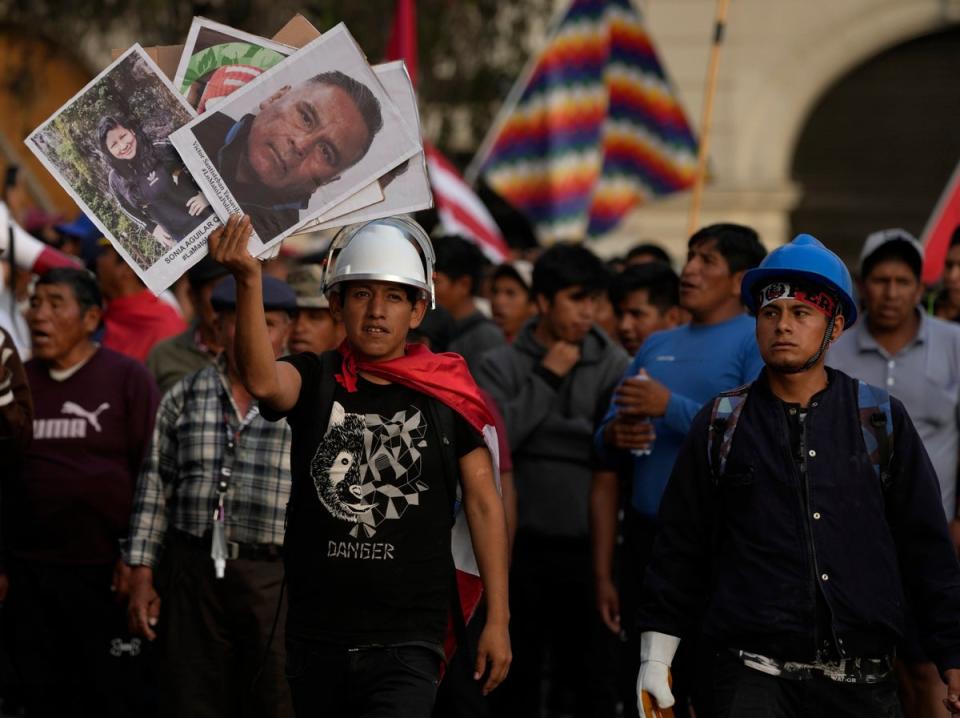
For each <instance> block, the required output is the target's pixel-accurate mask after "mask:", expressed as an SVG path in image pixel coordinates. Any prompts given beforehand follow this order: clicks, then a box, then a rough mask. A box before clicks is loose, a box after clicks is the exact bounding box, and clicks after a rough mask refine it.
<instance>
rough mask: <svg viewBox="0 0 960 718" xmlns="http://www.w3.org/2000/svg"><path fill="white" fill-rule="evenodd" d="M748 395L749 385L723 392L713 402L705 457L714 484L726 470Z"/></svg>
mask: <svg viewBox="0 0 960 718" xmlns="http://www.w3.org/2000/svg"><path fill="white" fill-rule="evenodd" d="M749 393H750V385H749V384H744V385H743V386H739V387H737V388H736V389H731V390H730V391H725V392H723V393H722V394H720V395H719V396H717V398H715V399H714V400H713V409H712V410H711V412H710V426H709V428H708V429H707V457H708V458H709V460H710V469H711V471H712V472H713V480H714V483H716V482H718V481H719V480H720V477H721V476H723V472H724V471H725V470H726V468H727V457H728V456H729V455H730V446H731V444H732V443H733V434H734V432H735V431H736V430H737V422H738V421H740V414H741V413H742V412H743V405H744V403H745V402H746V400H747V395H748V394H749Z"/></svg>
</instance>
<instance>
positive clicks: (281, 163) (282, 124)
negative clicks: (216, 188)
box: [193, 70, 383, 241]
mask: <svg viewBox="0 0 960 718" xmlns="http://www.w3.org/2000/svg"><path fill="white" fill-rule="evenodd" d="M382 127H383V117H382V116H381V114H380V103H379V102H378V100H377V98H376V97H375V96H374V94H373V93H372V92H371V91H370V89H369V88H368V87H367V86H366V85H364V84H362V83H360V82H358V81H356V80H354V79H353V78H351V77H349V76H347V75H345V74H343V73H342V72H339V71H337V70H333V71H330V72H323V73H320V74H319V75H316V76H314V77H311V78H310V79H308V80H306V81H304V82H301V83H300V84H298V85H296V86H294V87H291V86H289V85H285V86H283V87H281V88H280V89H279V90H277V91H276V92H275V93H273V94H272V95H271V96H270V97H268V98H267V99H266V100H264V101H263V102H261V103H260V106H259V111H258V112H257V113H255V114H253V113H251V114H247V115H244V116H243V117H241V118H240V119H239V120H233V119H232V118H231V117H229V116H228V115H226V114H224V113H222V112H215V113H213V114H211V115H210V117H208V118H206V119H205V120H204V121H203V122H201V123H199V124H198V125H197V126H196V127H194V130H193V132H194V135H195V136H196V138H197V140H199V142H200V145H201V146H202V147H203V149H204V151H205V152H206V153H207V155H208V156H209V157H210V160H211V161H212V162H213V164H214V167H216V169H217V172H219V174H220V176H221V177H222V178H223V180H224V182H225V183H226V185H227V188H228V189H229V190H230V192H231V194H233V196H234V198H235V199H236V200H237V202H239V203H240V206H241V207H242V208H243V211H244V212H246V213H247V215H249V216H250V220H251V222H252V223H253V228H254V230H255V231H256V232H257V234H258V235H259V236H260V238H261V239H263V240H264V241H266V240H267V239H268V238H271V237H274V236H276V235H277V234H280V233H281V232H283V231H284V230H286V229H289V228H290V227H292V226H294V224H296V222H297V219H298V217H299V212H300V210H302V209H304V208H305V207H306V206H307V203H308V202H309V200H310V196H311V195H312V194H313V193H314V192H315V191H316V189H317V188H318V187H321V186H322V185H325V184H327V183H329V182H332V181H334V180H336V179H337V178H338V177H339V175H340V174H341V173H342V172H344V171H345V170H347V169H348V168H350V167H352V166H353V165H355V164H356V163H357V162H359V161H360V159H361V158H362V157H363V156H364V155H365V154H366V153H367V150H369V149H370V145H371V143H372V142H373V138H374V136H375V135H376V134H377V132H379V131H380V129H381V128H382Z"/></svg>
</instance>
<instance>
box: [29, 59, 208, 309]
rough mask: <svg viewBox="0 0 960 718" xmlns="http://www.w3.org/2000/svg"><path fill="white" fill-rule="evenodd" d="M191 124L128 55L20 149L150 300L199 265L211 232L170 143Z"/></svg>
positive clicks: (151, 66)
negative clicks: (107, 245) (81, 215)
mask: <svg viewBox="0 0 960 718" xmlns="http://www.w3.org/2000/svg"><path fill="white" fill-rule="evenodd" d="M195 115H196V113H195V112H194V110H193V108H192V107H190V105H188V104H187V101H186V100H185V99H184V98H183V96H182V95H180V94H179V93H178V92H177V91H176V90H175V89H174V87H173V84H172V83H171V82H170V80H168V79H167V77H166V76H165V75H164V74H163V72H162V71H161V70H160V68H159V67H158V66H157V64H156V62H154V61H153V60H152V59H151V58H150V56H149V55H147V53H146V52H144V50H143V48H142V47H140V46H139V45H134V46H133V47H131V48H130V49H129V50H127V51H126V52H124V53H122V54H121V55H120V56H119V57H117V59H116V60H114V61H113V62H112V63H111V64H110V65H109V66H108V67H107V68H106V69H105V70H103V72H101V73H100V74H99V75H97V76H96V77H95V78H93V79H92V80H91V81H90V82H89V83H88V84H87V85H86V86H85V87H84V88H83V89H82V90H80V91H79V92H78V93H77V94H76V95H74V96H73V97H72V98H70V99H69V100H68V101H67V102H66V103H65V104H64V105H63V106H61V107H60V109H58V110H57V111H56V112H54V113H53V114H52V115H51V116H50V117H49V118H48V119H47V120H45V121H44V122H43V124H41V125H40V126H39V127H37V129H35V130H34V131H33V132H31V133H30V134H29V135H28V136H27V139H26V140H25V142H26V145H27V147H29V148H30V150H31V151H32V152H33V153H34V154H35V155H36V156H37V159H39V160H40V161H41V162H42V163H43V166H44V167H46V168H47V170H48V171H49V172H50V174H51V175H53V177H54V179H56V180H57V182H59V183H60V185H61V186H62V187H63V188H64V189H65V190H66V191H67V193H68V194H69V195H70V197H71V199H73V201H74V202H75V203H76V205H77V207H78V208H79V209H80V211H81V212H83V213H84V214H85V215H87V217H89V218H90V220H91V221H92V222H93V223H94V225H96V227H97V229H99V230H100V231H101V232H103V236H104V237H105V238H106V239H107V240H108V241H109V242H110V244H111V245H113V248H114V249H115V250H117V253H118V254H119V255H120V257H121V258H122V259H123V260H124V261H125V262H126V263H127V264H129V265H130V267H131V268H132V269H133V270H134V271H135V272H136V273H137V276H138V277H139V278H140V279H141V281H143V283H144V284H146V285H147V287H148V288H149V289H150V290H151V291H152V292H153V293H154V294H160V293H161V292H163V290H165V289H166V288H167V287H169V286H170V285H171V284H173V282H175V281H176V280H177V279H179V278H180V277H181V276H182V275H183V274H184V273H185V272H186V271H187V270H188V269H190V267H192V266H193V265H194V264H196V263H197V262H199V261H200V260H201V259H202V258H203V257H204V256H205V255H206V253H207V236H208V235H209V234H210V233H211V232H213V231H214V229H216V228H217V227H218V226H219V225H220V220H219V219H218V218H217V215H216V214H215V212H214V209H215V208H214V207H211V206H210V203H209V200H208V199H207V198H206V197H205V196H204V195H203V194H202V193H201V191H200V188H199V187H198V185H197V183H196V182H195V181H194V177H191V175H190V170H189V169H187V167H186V165H185V163H184V162H183V160H181V159H180V157H179V156H178V154H177V151H176V148H174V146H173V144H172V143H171V142H170V140H169V137H170V133H171V132H173V131H174V130H176V129H177V128H178V127H183V126H184V125H186V124H187V123H189V122H190V120H191V119H192V118H193V117H195Z"/></svg>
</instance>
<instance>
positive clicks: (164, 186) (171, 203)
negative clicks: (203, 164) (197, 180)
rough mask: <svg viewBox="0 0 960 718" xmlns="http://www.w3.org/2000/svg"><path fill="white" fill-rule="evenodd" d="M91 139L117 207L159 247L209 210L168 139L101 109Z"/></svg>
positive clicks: (189, 228) (171, 243)
mask: <svg viewBox="0 0 960 718" xmlns="http://www.w3.org/2000/svg"><path fill="white" fill-rule="evenodd" d="M97 141H98V147H99V148H100V151H101V153H102V154H103V158H104V160H105V161H106V163H107V164H108V165H109V166H110V175H109V178H108V185H109V187H110V192H111V194H112V195H113V197H114V199H116V201H117V203H118V204H119V205H120V209H121V210H123V213H124V214H125V215H126V216H127V217H128V218H129V219H130V221H132V222H133V223H135V224H136V225H138V226H139V227H141V228H142V229H143V230H144V231H146V232H148V233H150V234H151V235H152V236H153V237H154V238H155V239H156V240H157V242H159V243H160V244H161V245H162V246H163V247H164V248H165V249H171V248H172V247H173V246H174V245H175V244H176V243H177V242H179V241H180V240H182V239H183V238H184V237H186V236H187V235H189V234H190V233H191V232H192V231H193V230H195V229H196V227H197V225H198V224H200V222H201V221H203V220H204V219H206V218H207V217H209V216H211V215H213V210H212V208H211V207H210V203H209V202H208V201H207V199H206V198H205V197H204V196H203V193H202V192H201V191H200V189H199V188H198V187H197V185H196V184H194V182H193V179H192V178H191V177H190V175H189V174H188V173H187V170H186V168H185V167H184V165H183V163H182V162H181V160H180V157H179V156H178V155H177V153H176V152H175V151H174V149H173V147H172V146H171V144H170V142H169V140H166V139H163V140H159V141H152V140H150V139H149V138H148V137H146V136H145V135H144V133H143V131H142V130H141V129H140V128H139V127H137V126H136V124H135V123H134V122H132V121H131V120H129V119H128V118H126V117H122V116H118V115H107V116H105V117H103V118H101V120H100V122H99V124H98V125H97Z"/></svg>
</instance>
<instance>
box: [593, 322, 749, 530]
mask: <svg viewBox="0 0 960 718" xmlns="http://www.w3.org/2000/svg"><path fill="white" fill-rule="evenodd" d="M754 327H755V321H754V319H753V318H752V317H749V316H747V315H745V314H743V315H740V316H737V317H734V318H733V319H729V320H727V321H725V322H721V323H720V324H711V325H700V326H693V325H690V324H685V325H683V326H682V327H677V328H676V329H670V330H668V331H664V332H657V333H656V334H652V335H650V336H649V337H648V338H647V340H646V341H645V342H644V343H643V346H642V347H640V351H639V352H638V353H637V355H636V356H635V357H634V358H633V361H632V362H631V363H630V366H629V367H628V368H627V371H626V373H625V374H624V376H623V379H627V378H629V377H632V376H635V375H636V374H637V372H639V371H640V369H641V368H644V369H646V370H647V374H649V375H650V377H651V378H652V379H655V380H656V381H658V382H660V383H661V384H663V385H664V386H666V387H667V389H669V390H670V402H669V404H667V412H666V414H665V415H664V416H663V417H661V418H658V419H655V420H654V427H655V429H656V433H657V439H656V441H655V442H654V445H653V450H652V452H651V453H650V454H649V455H648V456H636V457H632V458H633V491H632V498H631V504H632V506H633V508H634V510H636V511H637V512H638V513H639V514H641V515H643V516H649V517H653V516H656V514H657V510H658V508H659V507H660V497H661V496H663V490H664V488H665V487H666V485H667V479H668V478H669V477H670V472H671V471H672V470H673V463H674V461H675V460H676V458H677V452H678V451H679V450H680V445H681V443H682V442H683V439H684V437H685V436H686V434H687V431H688V430H689V429H690V425H691V423H692V422H693V417H694V416H696V414H697V412H698V411H699V410H700V408H701V407H702V406H703V405H704V404H706V403H707V402H708V401H710V399H712V398H713V397H714V396H716V395H717V394H719V393H720V392H722V391H726V390H728V389H733V388H735V387H738V386H741V385H743V384H746V383H748V382H751V381H753V380H754V379H756V377H757V375H758V374H759V373H760V369H761V368H762V367H763V361H762V360H761V359H760V352H759V351H758V349H757V341H756V337H755V335H754ZM621 381H622V380H621ZM616 413H617V408H616V405H615V404H614V403H613V401H611V404H610V407H609V408H608V409H607V413H606V415H605V416H604V418H603V421H602V422H601V424H600V427H599V429H598V430H597V433H596V436H595V437H594V441H595V444H596V448H597V451H598V453H599V455H600V456H601V458H608V459H611V458H613V456H614V455H615V452H616V450H615V449H611V448H610V447H606V446H604V444H603V430H604V428H605V427H606V425H607V424H608V423H609V422H610V421H612V420H613V418H614V417H615V416H616Z"/></svg>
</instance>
